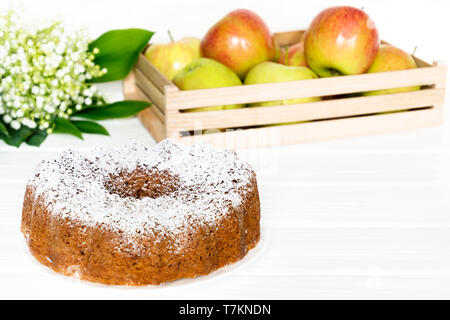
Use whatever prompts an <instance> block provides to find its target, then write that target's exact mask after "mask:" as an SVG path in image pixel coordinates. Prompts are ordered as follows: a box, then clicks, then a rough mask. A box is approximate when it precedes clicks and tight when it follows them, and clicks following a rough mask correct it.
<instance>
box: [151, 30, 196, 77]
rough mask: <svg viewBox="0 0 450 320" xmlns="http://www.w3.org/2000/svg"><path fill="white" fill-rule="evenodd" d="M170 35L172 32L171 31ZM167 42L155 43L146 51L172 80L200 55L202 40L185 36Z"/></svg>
mask: <svg viewBox="0 0 450 320" xmlns="http://www.w3.org/2000/svg"><path fill="white" fill-rule="evenodd" d="M169 35H170V32H169ZM170 39H171V42H170V43H166V44H162V43H160V44H153V45H151V46H149V47H148V49H147V50H146V51H145V56H146V57H147V59H148V60H149V61H150V62H151V63H152V64H153V65H154V66H155V67H156V68H157V69H158V70H159V71H160V72H161V73H162V74H163V75H165V76H166V78H167V79H169V80H170V81H172V80H173V78H174V77H175V75H176V74H177V73H178V72H179V71H180V70H181V69H183V68H184V67H185V66H186V65H187V64H188V63H190V62H192V61H193V60H195V59H197V58H199V57H200V40H199V39H195V38H184V39H181V40H179V41H174V40H173V38H172V35H170Z"/></svg>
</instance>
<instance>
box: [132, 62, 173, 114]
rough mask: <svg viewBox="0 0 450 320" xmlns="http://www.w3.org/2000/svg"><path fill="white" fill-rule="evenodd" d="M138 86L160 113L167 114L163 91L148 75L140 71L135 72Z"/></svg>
mask: <svg viewBox="0 0 450 320" xmlns="http://www.w3.org/2000/svg"><path fill="white" fill-rule="evenodd" d="M135 77H136V84H137V86H138V88H139V89H141V90H142V92H143V93H145V95H146V96H147V97H149V98H150V100H151V101H152V102H153V103H154V104H155V105H156V107H157V108H158V109H159V111H160V112H161V113H162V114H164V113H165V111H166V110H165V109H166V108H165V104H166V100H165V97H164V95H163V93H162V92H161V91H159V90H158V88H156V86H155V85H153V83H152V82H151V81H150V80H149V79H148V78H147V77H146V75H145V74H144V73H143V72H142V71H141V70H139V69H136V70H135Z"/></svg>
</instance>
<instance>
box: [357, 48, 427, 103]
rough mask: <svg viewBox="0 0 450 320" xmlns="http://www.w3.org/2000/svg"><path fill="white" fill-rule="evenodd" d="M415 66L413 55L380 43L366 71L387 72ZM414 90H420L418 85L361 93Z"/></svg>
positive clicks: (374, 93) (373, 93) (372, 93)
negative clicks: (371, 63) (373, 59)
mask: <svg viewBox="0 0 450 320" xmlns="http://www.w3.org/2000/svg"><path fill="white" fill-rule="evenodd" d="M415 68H417V65H416V62H415V61H414V59H413V57H412V56H411V55H410V54H408V53H406V52H405V51H403V50H401V49H399V48H396V47H393V46H391V45H381V46H380V49H379V50H378V53H377V55H376V57H375V61H374V62H373V65H372V66H371V67H370V69H369V71H367V72H368V73H376V72H389V71H396V70H408V69H415ZM415 90H420V86H415V87H406V88H396V89H385V90H377V91H370V92H365V93H363V95H366V96H372V95H379V94H390V93H397V92H407V91H415Z"/></svg>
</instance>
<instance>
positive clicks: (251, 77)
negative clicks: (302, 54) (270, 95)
mask: <svg viewBox="0 0 450 320" xmlns="http://www.w3.org/2000/svg"><path fill="white" fill-rule="evenodd" d="M316 78H317V75H316V74H315V73H314V72H313V71H312V70H311V69H309V68H306V67H293V66H285V65H283V64H279V63H275V62H271V61H266V62H262V63H260V64H258V65H257V66H255V67H253V68H252V69H251V70H250V71H249V72H248V73H247V76H246V77H245V81H244V84H246V85H248V84H261V83H274V82H286V81H297V80H308V79H316ZM318 100H320V98H318V97H312V98H299V99H286V100H278V101H268V102H258V103H253V104H251V106H254V107H256V106H278V105H288V104H296V103H305V102H312V101H318Z"/></svg>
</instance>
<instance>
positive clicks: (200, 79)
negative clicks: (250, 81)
mask: <svg viewBox="0 0 450 320" xmlns="http://www.w3.org/2000/svg"><path fill="white" fill-rule="evenodd" d="M173 83H174V84H175V85H176V86H177V87H178V88H180V89H181V90H196V89H208V88H221V87H231V86H240V85H242V82H241V80H240V79H239V77H238V76H237V75H236V74H235V73H234V72H233V71H232V70H230V69H229V68H228V67H226V66H225V65H223V64H221V63H220V62H217V61H215V60H213V59H209V58H198V59H195V60H194V61H192V62H191V63H189V64H188V65H187V66H185V67H184V68H183V69H182V70H181V71H180V72H178V73H177V75H176V76H175V78H174V79H173ZM241 107H243V105H240V104H235V105H226V106H212V107H206V108H193V109H188V110H186V111H211V110H222V109H234V108H241Z"/></svg>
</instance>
